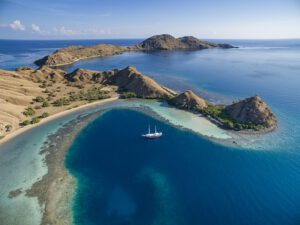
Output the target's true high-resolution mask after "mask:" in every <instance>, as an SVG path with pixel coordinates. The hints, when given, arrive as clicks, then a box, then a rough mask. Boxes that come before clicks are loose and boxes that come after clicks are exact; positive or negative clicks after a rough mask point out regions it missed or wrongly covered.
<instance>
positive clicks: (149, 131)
mask: <svg viewBox="0 0 300 225" xmlns="http://www.w3.org/2000/svg"><path fill="white" fill-rule="evenodd" d="M148 134H150V125H148Z"/></svg>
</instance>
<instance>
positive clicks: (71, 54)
mask: <svg viewBox="0 0 300 225" xmlns="http://www.w3.org/2000/svg"><path fill="white" fill-rule="evenodd" d="M124 51H126V48H124V47H120V46H115V45H109V44H99V45H94V46H87V47H85V46H69V47H66V48H62V49H59V50H57V51H55V52H54V53H53V54H51V55H48V56H45V57H44V58H42V59H39V60H37V61H35V64H37V65H38V66H41V65H48V66H60V65H68V64H71V63H74V62H76V61H78V60H81V59H86V58H92V57H104V56H111V55H116V54H120V53H123V52H124Z"/></svg>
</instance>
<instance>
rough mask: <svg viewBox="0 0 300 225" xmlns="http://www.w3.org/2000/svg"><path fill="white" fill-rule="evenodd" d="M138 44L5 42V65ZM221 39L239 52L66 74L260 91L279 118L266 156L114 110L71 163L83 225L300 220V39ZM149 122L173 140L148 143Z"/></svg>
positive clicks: (163, 57)
mask: <svg viewBox="0 0 300 225" xmlns="http://www.w3.org/2000/svg"><path fill="white" fill-rule="evenodd" d="M138 41H139V40H104V41H103V40H101V41H99V40H88V41H78V40H76V41H75V40H73V41H8V40H0V68H2V69H11V70H12V69H15V68H16V67H18V66H24V65H27V66H34V65H33V64H32V62H33V61H34V60H36V59H38V58H41V57H43V56H44V55H47V54H49V53H51V52H52V51H54V50H55V49H57V48H60V47H65V46H68V45H70V44H80V45H91V44H95V43H100V42H102V43H112V44H119V45H131V44H134V43H136V42H138ZM220 42H227V43H230V44H234V45H237V46H240V48H239V49H226V50H220V49H213V50H203V51H192V52H156V53H142V52H139V53H125V54H122V55H117V56H113V57H107V58H97V59H92V60H87V61H81V62H78V63H76V64H74V65H72V66H70V67H67V68H64V69H65V70H67V71H72V70H74V69H75V68H77V67H82V68H87V69H94V70H107V69H113V68H122V67H126V66H128V65H133V66H136V67H137V69H138V70H139V71H141V72H143V73H145V74H147V75H149V76H151V77H153V78H155V79H156V80H157V81H159V82H161V83H163V84H164V85H166V86H168V87H171V88H173V89H175V90H185V89H192V90H194V91H196V92H197V93H198V94H200V95H202V96H204V97H206V98H207V99H208V100H211V101H219V102H229V101H231V100H232V99H237V98H244V97H246V96H250V95H254V94H259V95H260V96H261V97H262V98H263V99H264V100H265V101H266V102H267V103H268V104H269V105H270V106H271V108H272V109H273V111H274V112H275V114H276V116H277V118H278V121H279V127H278V129H277V130H276V132H274V134H272V135H270V136H268V135H266V142H265V146H264V149H266V150H265V151H261V150H247V149H231V148H228V147H224V146H219V145H216V144H213V143H212V142H211V141H209V140H207V139H203V138H201V137H199V136H196V135H194V134H191V133H189V132H183V131H180V130H178V129H175V128H173V127H170V126H168V125H166V124H164V123H161V122H158V121H154V120H153V119H151V118H150V117H148V116H146V115H143V114H140V113H137V112H133V111H127V110H115V111H111V112H108V113H107V114H105V115H104V116H103V117H100V118H99V119H98V120H97V121H96V122H95V123H93V124H91V125H90V126H88V128H87V129H85V130H84V131H83V132H82V133H81V134H80V136H79V138H78V139H77V140H76V142H75V143H74V145H73V146H72V149H71V151H70V154H69V156H68V157H67V162H66V164H67V166H68V168H69V169H70V170H71V171H72V173H74V174H75V176H76V177H77V179H78V181H79V189H78V194H77V196H76V201H75V206H74V214H75V219H76V221H77V222H78V224H151V222H153V221H154V220H156V223H157V224H254V225H256V224H257V225H260V224H287V225H288V224H300V218H299V217H300V205H299V204H300V199H299V198H300V190H299V187H300V154H299V151H300V114H299V109H300V89H299V85H300V40H264V41H262V40H222V41H220ZM148 123H151V124H154V123H155V124H157V125H158V126H159V127H160V128H161V129H162V130H163V131H164V133H165V134H166V135H164V137H163V138H162V139H160V140H156V141H153V142H148V141H145V140H143V139H140V138H139V135H140V134H141V133H142V132H144V130H145V128H146V127H147V126H148Z"/></svg>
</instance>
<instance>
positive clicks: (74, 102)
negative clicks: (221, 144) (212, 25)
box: [0, 66, 277, 137]
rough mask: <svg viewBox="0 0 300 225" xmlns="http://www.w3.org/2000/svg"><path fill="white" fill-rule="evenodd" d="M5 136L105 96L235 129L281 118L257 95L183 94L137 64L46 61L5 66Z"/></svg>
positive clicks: (0, 131) (0, 119)
mask: <svg viewBox="0 0 300 225" xmlns="http://www.w3.org/2000/svg"><path fill="white" fill-rule="evenodd" d="M0 81H1V82H0V87H1V89H2V90H3V92H2V93H1V94H0V104H1V108H2V109H5V110H2V111H1V112H0V136H2V137H4V136H5V135H7V134H9V133H11V132H13V131H15V130H17V129H19V128H21V127H24V126H28V125H31V124H37V123H39V122H40V121H41V120H43V119H44V118H46V117H48V116H50V115H54V114H56V113H58V112H62V111H66V110H69V109H72V108H76V107H79V106H82V105H86V104H88V103H91V102H95V101H99V100H102V99H111V98H114V99H116V98H117V97H118V96H119V97H120V98H124V99H126V98H142V99H158V100H163V101H167V102H168V103H169V104H170V105H172V106H174V107H176V108H179V109H183V110H188V111H191V112H193V113H197V114H201V115H203V116H205V117H207V118H208V119H209V120H211V121H212V122H214V123H215V124H217V125H218V126H220V127H222V128H225V129H231V130H237V131H240V130H247V131H255V132H256V131H270V130H272V129H274V128H275V127H276V124H277V120H276V117H275V115H274V113H273V112H272V111H271V110H270V108H269V107H268V106H267V104H266V103H265V102H264V101H263V100H262V99H261V98H260V97H259V96H254V97H250V98H247V99H245V100H241V101H237V102H234V103H232V104H230V105H214V104H212V103H208V102H206V101H205V100H204V99H202V98H200V97H199V96H197V95H196V94H194V93H193V92H192V91H189V90H188V91H186V92H184V93H181V94H177V93H176V92H175V91H173V90H171V89H169V88H167V87H164V86H162V85H160V84H158V83H157V82H156V81H154V80H153V79H151V78H150V77H148V76H145V75H143V74H141V73H140V72H138V71H137V70H136V69H135V68H134V67H132V66H128V67H126V68H124V69H121V70H119V69H114V70H109V71H92V70H86V69H76V70H75V71H73V72H71V73H66V72H65V71H63V70H60V69H55V68H51V67H48V66H42V67H40V68H38V69H32V68H29V67H21V68H18V69H17V70H16V71H5V70H0Z"/></svg>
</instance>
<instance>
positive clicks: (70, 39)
mask: <svg viewBox="0 0 300 225" xmlns="http://www.w3.org/2000/svg"><path fill="white" fill-rule="evenodd" d="M152 36H153V35H152ZM152 36H149V37H152ZM149 37H144V38H57V39H47V38H45V39H30V38H25V39H24V38H0V41H80V40H82V41H92V40H145V39H147V38H149ZM194 37H196V36H194ZM196 38H198V37H196ZM199 39H202V40H258V41H259V40H300V37H291V38H199Z"/></svg>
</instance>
